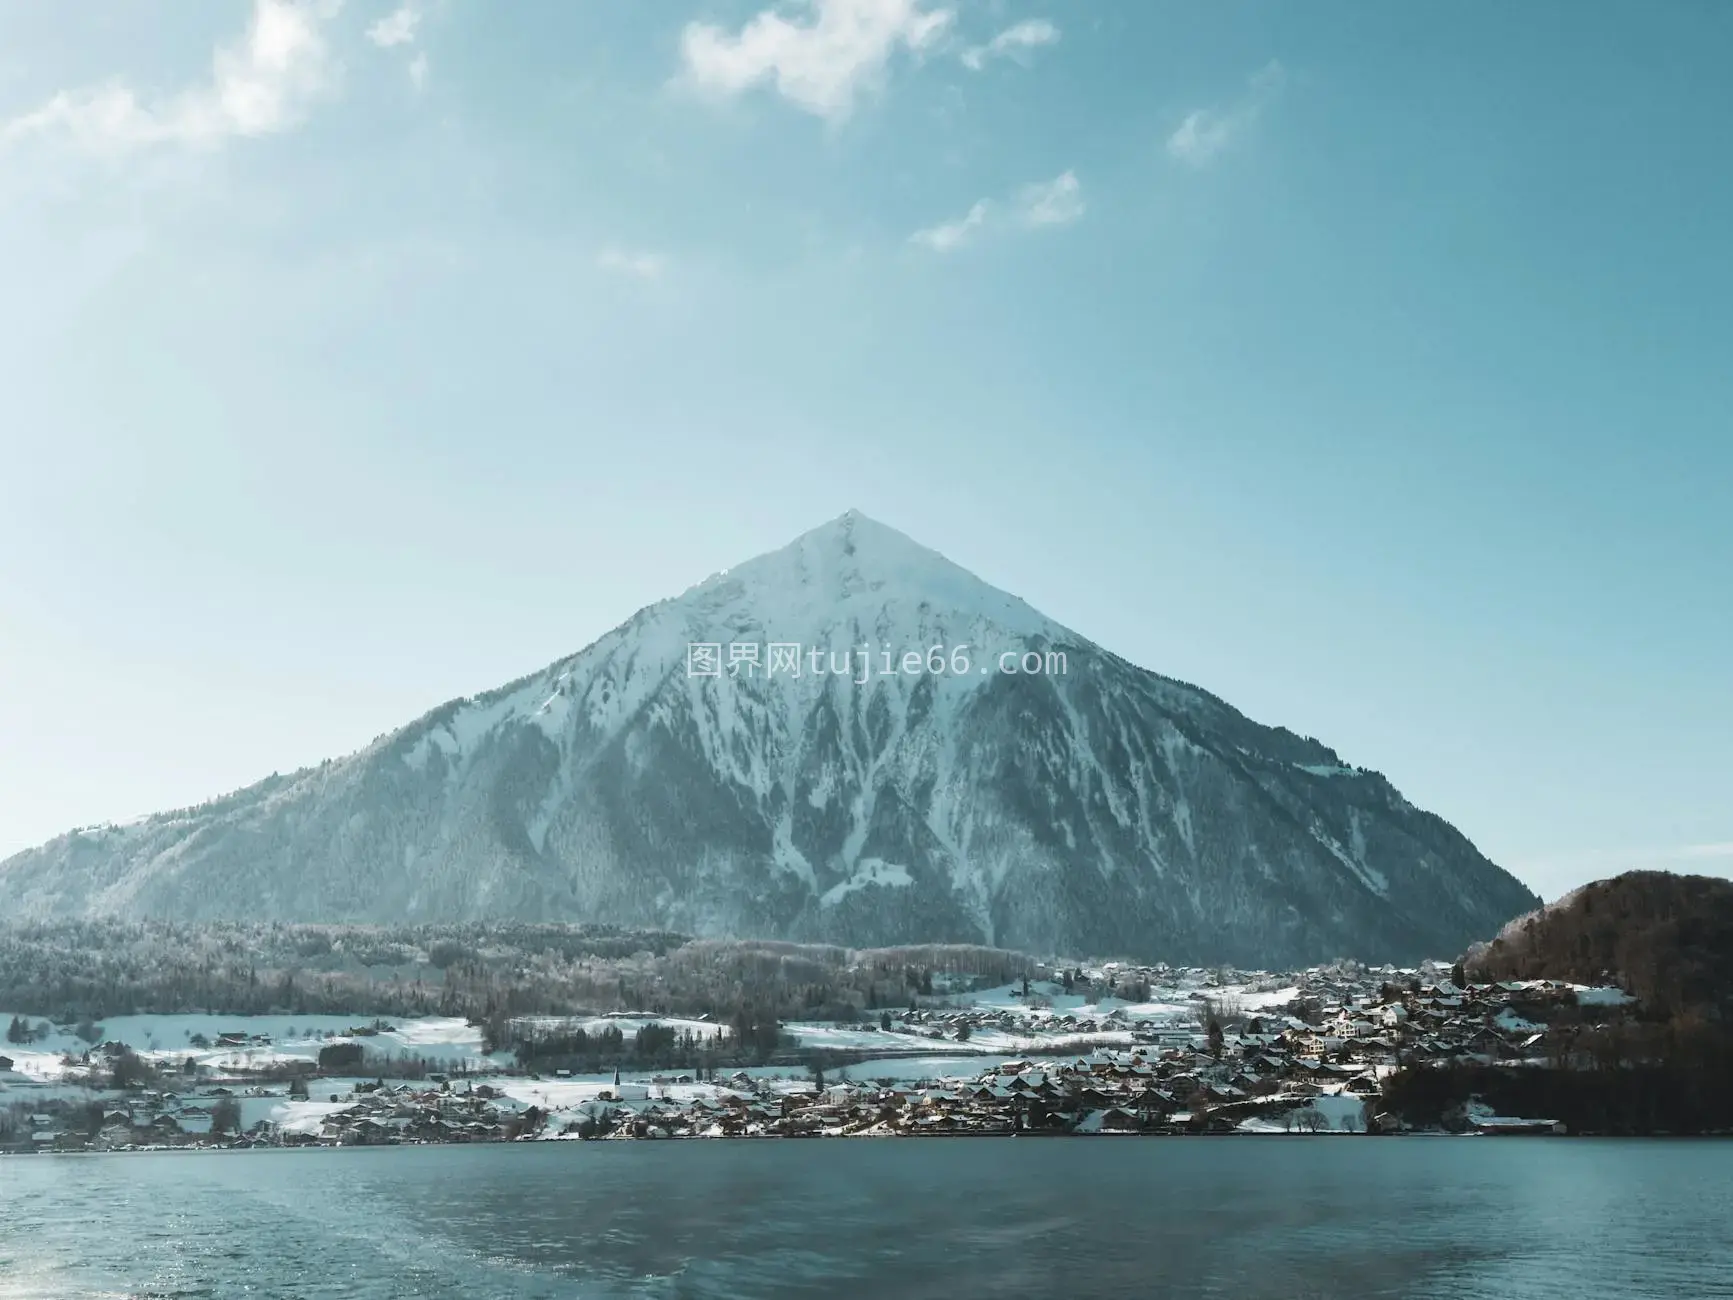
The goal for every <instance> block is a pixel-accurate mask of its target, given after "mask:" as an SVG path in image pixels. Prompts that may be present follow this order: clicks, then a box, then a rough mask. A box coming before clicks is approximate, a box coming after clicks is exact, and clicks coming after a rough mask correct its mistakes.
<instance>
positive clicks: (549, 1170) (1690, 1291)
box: [0, 1137, 1733, 1300]
mask: <svg viewBox="0 0 1733 1300" xmlns="http://www.w3.org/2000/svg"><path fill="white" fill-rule="evenodd" d="M1730 1225H1733V1143H1729V1142H1717V1141H1696V1142H1687V1141H1616V1140H1605V1141H1602V1140H1594V1139H1548V1138H1537V1139H1525V1138H1387V1139H1374V1138H1365V1137H1360V1138H1355V1137H1260V1138H1144V1139H1138V1138H1128V1139H1115V1138H1104V1139H1077V1138H1069V1139H1067V1138H1060V1139H1050V1140H1030V1139H1004V1138H959V1139H943V1138H938V1139H884V1140H871V1139H852V1140H851V1139H831V1140H822V1139H821V1140H811V1141H696V1142H589V1143H578V1142H558V1143H519V1144H513V1145H509V1146H507V1145H498V1146H451V1147H387V1148H346V1149H336V1150H330V1149H327V1150H282V1151H243V1152H202V1153H201V1152H162V1153H135V1154H121V1155H90V1156H82V1155H71V1156H24V1157H15V1158H6V1159H0V1300H26V1298H28V1300H50V1298H52V1300H61V1298H63V1297H81V1298H82V1297H96V1296H104V1297H117V1298H119V1297H128V1298H132V1297H138V1298H143V1297H150V1298H151V1300H158V1298H160V1300H168V1298H169V1297H193V1296H209V1297H217V1298H218V1300H229V1297H260V1298H264V1297H273V1298H274V1297H282V1298H283V1300H326V1298H335V1297H356V1298H357V1300H387V1298H395V1297H410V1296H424V1297H464V1298H465V1300H481V1298H488V1297H498V1298H500V1300H527V1298H529V1297H548V1298H549V1300H552V1298H555V1297H558V1298H560V1300H565V1298H567V1297H573V1298H576V1297H586V1298H587V1297H627V1296H633V1297H638V1296H654V1297H742V1298H746V1300H772V1298H775V1297H819V1296H823V1297H834V1296H862V1297H878V1296H883V1297H892V1298H897V1297H907V1298H909V1300H921V1298H922V1297H933V1298H934V1300H938V1298H939V1297H943V1298H944V1300H959V1298H961V1297H973V1296H982V1297H994V1298H995V1300H1018V1298H1020V1297H1035V1296H1039V1297H1042V1298H1043V1300H1076V1298H1081V1297H1097V1296H1102V1297H1108V1296H1111V1297H1119V1296H1127V1297H1129V1296H1137V1297H1158V1296H1176V1297H1235V1298H1236V1300H1262V1298H1263V1297H1269V1298H1270V1300H1307V1298H1308V1297H1413V1298H1414V1300H1422V1298H1424V1300H1451V1298H1453V1297H1462V1298H1464V1300H1466V1298H1467V1297H1474V1298H1475V1300H1481V1298H1482V1297H1489V1296H1495V1297H1500V1298H1501V1300H1550V1298H1553V1297H1559V1298H1568V1300H1585V1298H1586V1297H1602V1296H1606V1297H1651V1296H1653V1297H1661V1296H1665V1297H1692V1300H1697V1298H1699V1297H1706V1296H1733V1226H1730Z"/></svg>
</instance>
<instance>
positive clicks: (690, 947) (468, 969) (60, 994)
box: [0, 920, 1037, 1042]
mask: <svg viewBox="0 0 1733 1300" xmlns="http://www.w3.org/2000/svg"><path fill="white" fill-rule="evenodd" d="M1036 970H1037V963H1036V962H1035V961H1034V960H1033V959H1032V958H1029V957H1027V956H1025V955H1023V954H1021V953H1013V952H1006V951H1003V950H1000V949H996V948H984V947H976V946H970V945H942V944H940V945H920V946H910V947H903V948H887V949H865V950H863V949H849V948H841V947H834V946H829V945H822V944H795V943H781V942H757V941H742V942H732V941H722V940H704V939H696V940H695V939H691V938H688V937H686V936H684V935H678V934H670V933H666V932H662V931H631V930H622V929H618V928H616V927H612V926H587V925H536V924H528V923H521V924H520V923H512V922H503V923H485V924H484V923H476V924H466V925H430V926H390V927H381V926H341V925H285V924H280V923H241V922H216V923H181V922H171V921H144V922H122V921H84V920H68V921H50V922H36V923H30V924H21V925H11V926H0V1007H3V1008H5V1009H6V1011H7V1012H8V1013H11V1014H12V1015H15V1016H20V1017H23V1019H22V1020H21V1021H20V1022H19V1026H17V1027H16V1028H17V1030H18V1032H27V1031H28V1027H29V1026H28V1022H29V1019H30V1018H31V1017H42V1018H47V1019H52V1020H54V1021H55V1022H56V1023H59V1024H74V1023H78V1022H86V1023H88V1022H91V1021H93V1020H96V1021H99V1020H101V1019H102V1018H103V1017H105V1016H117V1015H142V1014H150V1015H172V1014H180V1013H189V1012H197V1013H210V1014H228V1015H262V1014H273V1013H276V1014H286V1015H366V1016H374V1015H385V1016H416V1015H455V1016H465V1017H468V1018H470V1019H472V1020H475V1021H477V1022H479V1023H483V1024H485V1025H489V1026H492V1027H497V1028H498V1029H499V1031H500V1040H499V1041H502V1042H503V1041H505V1039H507V1038H509V1037H510V1031H509V1030H507V1029H506V1028H505V1026H507V1025H509V1023H510V1022H511V1021H512V1020H513V1019H514V1018H516V1017H522V1016H532V1015H552V1016H560V1015H582V1014H601V1013H606V1012H608V1011H633V1012H642V1013H645V1014H647V1015H652V1016H681V1017H690V1018H694V1019H696V1018H700V1017H704V1016H708V1017H709V1018H710V1019H712V1020H714V1021H716V1022H717V1023H718V1024H724V1025H730V1026H732V1025H734V1024H735V1023H737V1022H740V1021H741V1020H742V1017H744V1022H743V1023H746V1024H747V1025H749V1026H752V1025H756V1026H761V1027H762V1026H765V1025H774V1024H775V1023H776V1022H777V1021H779V1020H785V1019H819V1020H823V1019H833V1020H838V1019H840V1020H853V1021H859V1020H864V1019H867V1018H868V1016H867V1011H868V1009H871V1008H878V1007H887V1006H903V1005H907V1004H909V1003H911V1002H912V1001H915V1000H917V999H919V998H921V997H924V996H929V995H931V994H932V992H933V989H934V984H935V980H936V979H938V980H941V981H944V982H949V983H960V984H961V985H962V986H982V985H995V984H1006V983H1010V982H1012V981H1014V980H1018V979H1022V978H1024V977H1026V976H1029V975H1031V974H1034V973H1035V972H1036ZM757 1032H759V1033H760V1034H761V1035H762V1033H764V1032H765V1031H764V1030H763V1029H762V1028H760V1029H759V1030H758V1031H757Z"/></svg>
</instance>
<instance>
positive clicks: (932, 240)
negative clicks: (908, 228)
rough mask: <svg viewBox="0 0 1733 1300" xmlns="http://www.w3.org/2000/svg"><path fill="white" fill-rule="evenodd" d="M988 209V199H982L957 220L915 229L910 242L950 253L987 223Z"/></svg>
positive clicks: (938, 251) (936, 251)
mask: <svg viewBox="0 0 1733 1300" xmlns="http://www.w3.org/2000/svg"><path fill="white" fill-rule="evenodd" d="M988 211H989V208H988V206H987V200H985V199H981V200H980V201H979V202H977V203H976V204H975V205H974V206H973V207H972V208H970V209H969V210H968V212H967V213H965V214H964V215H963V216H960V217H958V218H957V219H956V220H955V221H942V222H940V223H939V224H938V225H936V226H928V227H927V228H926V229H924V230H917V231H915V233H914V234H912V235H910V236H909V242H910V243H911V244H920V245H922V246H923V247H926V248H930V249H932V250H933V251H934V252H935V253H948V252H950V251H951V250H952V249H954V248H961V247H962V246H963V245H964V244H966V243H968V242H969V240H970V239H971V238H972V237H973V236H974V234H975V232H976V231H978V230H980V229H981V227H982V226H984V225H986V224H987V213H988Z"/></svg>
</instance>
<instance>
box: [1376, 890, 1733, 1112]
mask: <svg viewBox="0 0 1733 1300" xmlns="http://www.w3.org/2000/svg"><path fill="white" fill-rule="evenodd" d="M1462 966H1463V973H1464V974H1465V975H1466V976H1467V977H1468V978H1470V979H1473V980H1477V981H1481V982H1487V981H1494V980H1540V979H1545V980H1559V981H1564V982H1568V983H1573V984H1587V985H1609V984H1610V985H1617V986H1619V987H1621V988H1623V989H1624V990H1625V991H1626V992H1628V993H1629V994H1631V995H1632V996H1633V997H1634V998H1635V999H1636V1001H1635V1002H1634V1003H1633V1004H1631V1005H1629V1006H1625V1007H1608V1006H1602V1005H1593V1004H1591V1005H1587V1006H1571V1005H1569V1004H1567V1005H1566V1006H1565V1007H1563V1008H1555V1009H1552V1010H1551V1011H1549V1012H1548V1014H1547V1031H1546V1047H1545V1050H1546V1055H1547V1058H1548V1059H1547V1061H1546V1063H1545V1064H1544V1065H1543V1066H1527V1067H1523V1068H1520V1069H1511V1068H1505V1067H1499V1066H1495V1065H1475V1064H1465V1063H1457V1064H1453V1065H1449V1066H1444V1067H1437V1066H1419V1067H1414V1068H1409V1069H1405V1070H1402V1071H1399V1072H1398V1073H1397V1074H1395V1075H1394V1076H1392V1077H1391V1078H1390V1079H1388V1080H1387V1081H1386V1083H1385V1098H1386V1102H1387V1104H1388V1105H1389V1106H1390V1108H1391V1109H1392V1110H1394V1111H1395V1112H1397V1113H1398V1114H1401V1115H1403V1116H1404V1117H1405V1118H1407V1119H1409V1120H1410V1121H1412V1122H1416V1123H1437V1122H1439V1121H1440V1120H1444V1121H1446V1122H1448V1121H1449V1119H1450V1117H1451V1115H1452V1114H1453V1113H1454V1112H1456V1111H1457V1110H1458V1109H1459V1108H1460V1107H1461V1105H1462V1103H1463V1102H1464V1101H1466V1100H1467V1099H1468V1098H1470V1097H1478V1098H1480V1099H1481V1100H1482V1101H1484V1102H1485V1103H1486V1104H1488V1105H1490V1106H1492V1107H1493V1108H1494V1109H1496V1110H1498V1111H1499V1112H1500V1113H1502V1114H1507V1115H1528V1116H1544V1117H1546V1118H1548V1119H1557V1120H1562V1121H1564V1123H1565V1124H1566V1125H1567V1126H1568V1127H1569V1128H1570V1130H1571V1131H1572V1132H1590V1133H1701V1132H1710V1131H1716V1132H1727V1131H1729V1130H1733V881H1726V880H1716V879H1711V878H1708V877H1704V876H1676V875H1672V874H1670V873H1667V872H1660V871H1635V872H1629V873H1627V874H1625V875H1622V876H1617V877H1615V878H1613V879H1611V880H1602V881H1597V882H1595V883H1594V884H1591V885H1586V886H1584V887H1583V888H1582V889H1579V890H1577V891H1576V892H1575V893H1573V894H1570V895H1568V896H1566V897H1565V898H1563V899H1561V900H1560V901H1559V902H1557V903H1555V904H1553V905H1552V906H1551V907H1547V908H1543V909H1541V910H1540V911H1538V912H1535V913H1533V914H1531V915H1529V916H1526V917H1520V918H1518V919H1517V920H1515V921H1513V922H1511V924H1510V925H1508V926H1506V927H1505V929H1504V932H1503V933H1502V934H1500V935H1499V936H1498V937H1497V938H1496V939H1494V940H1493V941H1492V942H1491V943H1489V944H1484V945H1478V946H1476V947H1475V948H1474V949H1472V950H1471V951H1470V952H1469V953H1468V954H1467V955H1466V956H1465V957H1464V958H1463V961H1462Z"/></svg>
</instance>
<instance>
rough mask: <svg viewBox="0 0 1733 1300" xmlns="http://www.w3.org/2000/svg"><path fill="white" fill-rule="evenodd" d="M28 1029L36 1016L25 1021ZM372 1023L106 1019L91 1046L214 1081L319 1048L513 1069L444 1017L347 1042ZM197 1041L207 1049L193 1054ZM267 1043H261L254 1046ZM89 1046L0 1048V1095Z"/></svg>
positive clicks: (55, 1041) (311, 1054) (312, 1056)
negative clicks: (239, 1040)
mask: <svg viewBox="0 0 1733 1300" xmlns="http://www.w3.org/2000/svg"><path fill="white" fill-rule="evenodd" d="M11 1019H12V1013H10V1012H7V1011H0V1021H5V1022H8V1023H10V1021H11ZM26 1019H27V1020H29V1021H30V1023H31V1024H32V1025H38V1024H41V1023H42V1021H41V1019H40V1017H26ZM371 1023H372V1019H371V1018H370V1017H346V1016H201V1015H185V1016H114V1017H111V1018H109V1019H107V1020H103V1021H101V1022H100V1023H99V1024H98V1025H97V1026H96V1028H97V1030H98V1031H99V1032H98V1037H97V1042H98V1043H107V1042H118V1043H124V1044H125V1045H126V1046H128V1047H130V1048H132V1049H133V1050H134V1051H135V1052H137V1053H138V1054H139V1055H140V1056H142V1057H144V1058H145V1059H146V1060H149V1061H152V1062H157V1063H162V1064H172V1065H176V1066H178V1065H180V1064H181V1063H182V1062H184V1061H185V1060H186V1059H187V1058H188V1057H191V1058H192V1059H193V1061H194V1062H195V1063H197V1064H198V1065H199V1066H200V1067H201V1068H202V1069H204V1070H207V1071H210V1072H212V1073H216V1074H221V1073H222V1072H224V1071H226V1070H261V1069H267V1068H269V1067H270V1066H273V1065H281V1064H286V1063H290V1062H295V1061H317V1060H318V1059H319V1049H320V1048H322V1047H327V1046H329V1045H331V1044H333V1043H345V1042H355V1043H359V1044H361V1047H362V1050H363V1051H365V1052H367V1053H368V1054H369V1055H377V1056H384V1057H388V1058H389V1057H394V1056H398V1055H406V1056H420V1057H426V1058H428V1059H429V1060H433V1061H438V1062H439V1063H440V1064H441V1065H444V1066H446V1067H447V1068H452V1069H455V1068H459V1067H460V1066H466V1067H467V1068H469V1069H471V1070H479V1069H504V1068H509V1067H510V1066H511V1065H513V1064H514V1061H515V1058H514V1057H513V1055H512V1054H511V1053H510V1052H497V1053H494V1054H493V1055H492V1056H488V1055H485V1054H484V1053H483V1052H482V1050H481V1030H480V1029H478V1028H476V1027H475V1026H473V1025H471V1024H469V1023H468V1022H466V1021H464V1020H461V1019H458V1018H455V1017H450V1016H434V1017H425V1018H422V1019H395V1018H393V1019H390V1020H387V1021H386V1023H387V1024H388V1025H389V1026H390V1030H389V1031H388V1032H381V1033H378V1034H372V1035H360V1036H355V1035H351V1034H350V1033H349V1032H348V1031H349V1030H350V1029H353V1028H363V1027H366V1026H368V1025H370V1024H371ZM224 1034H237V1035H244V1036H245V1037H246V1038H247V1040H248V1042H247V1045H246V1046H233V1047H231V1046H221V1045H219V1043H218V1039H219V1038H220V1037H221V1036H222V1035H224ZM199 1037H202V1038H203V1039H204V1040H205V1041H206V1043H207V1044H208V1045H207V1046H204V1047H196V1046H194V1045H193V1039H195V1038H199ZM260 1039H268V1040H269V1042H268V1043H267V1042H260V1041H258V1040H260ZM93 1046H94V1044H91V1043H87V1042H85V1041H84V1040H82V1039H80V1038H79V1037H78V1036H77V1035H76V1034H75V1033H74V1032H73V1030H72V1027H71V1026H68V1025H63V1026H59V1027H56V1028H55V1029H54V1031H53V1032H52V1033H51V1034H50V1035H49V1036H48V1037H47V1038H45V1039H38V1040H37V1041H35V1042H33V1043H28V1044H16V1043H14V1044H5V1045H0V1055H5V1056H9V1057H11V1058H12V1061H13V1067H12V1071H13V1075H14V1076H22V1077H21V1078H16V1079H13V1080H7V1079H0V1088H4V1087H6V1086H8V1084H10V1086H13V1087H19V1086H28V1085H29V1084H31V1083H37V1084H55V1083H59V1082H61V1081H62V1080H64V1078H65V1077H66V1067H65V1066H64V1065H63V1064H62V1057H63V1056H65V1055H67V1054H70V1055H72V1056H74V1057H77V1056H80V1055H82V1054H83V1053H84V1052H86V1051H88V1050H90V1048H91V1047H93Z"/></svg>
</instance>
